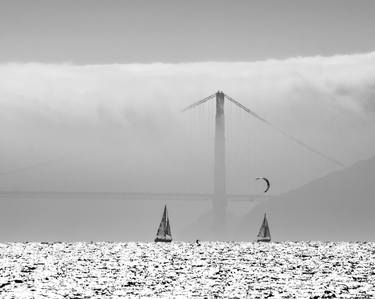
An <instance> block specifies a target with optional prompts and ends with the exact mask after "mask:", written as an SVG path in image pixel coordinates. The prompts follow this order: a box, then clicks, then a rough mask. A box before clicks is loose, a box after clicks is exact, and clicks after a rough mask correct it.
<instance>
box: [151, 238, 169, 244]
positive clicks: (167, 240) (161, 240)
mask: <svg viewBox="0 0 375 299" xmlns="http://www.w3.org/2000/svg"><path fill="white" fill-rule="evenodd" d="M155 242H162V243H170V242H172V239H160V238H156V239H155Z"/></svg>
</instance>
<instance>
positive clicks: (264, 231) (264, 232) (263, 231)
mask: <svg viewBox="0 0 375 299" xmlns="http://www.w3.org/2000/svg"><path fill="white" fill-rule="evenodd" d="M270 241H271V233H270V228H269V226H268V221H267V216H266V213H264V218H263V222H262V226H261V227H260V229H259V233H258V236H257V242H270Z"/></svg>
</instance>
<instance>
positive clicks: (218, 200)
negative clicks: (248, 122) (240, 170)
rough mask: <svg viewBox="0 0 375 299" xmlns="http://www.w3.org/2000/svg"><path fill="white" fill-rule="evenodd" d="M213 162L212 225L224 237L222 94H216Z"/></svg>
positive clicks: (217, 234) (224, 186)
mask: <svg viewBox="0 0 375 299" xmlns="http://www.w3.org/2000/svg"><path fill="white" fill-rule="evenodd" d="M214 155H215V158H214V159H215V160H214V198H213V201H212V204H213V212H214V213H213V218H214V219H213V225H214V231H215V234H216V237H218V238H219V237H220V236H223V235H225V227H226V223H225V222H226V208H227V202H226V166H225V161H226V160H225V114H224V93H223V92H222V91H218V92H217V93H216V118H215V153H214Z"/></svg>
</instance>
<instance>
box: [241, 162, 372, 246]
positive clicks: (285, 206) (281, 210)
mask: <svg viewBox="0 0 375 299" xmlns="http://www.w3.org/2000/svg"><path fill="white" fill-rule="evenodd" d="M285 172H286V174H285V175H288V174H287V170H285ZM264 212H267V216H268V218H269V223H270V228H271V234H272V237H273V239H274V240H280V241H283V240H347V241H349V240H353V241H356V240H367V241H371V240H372V241H374V240H375V158H372V159H369V160H366V161H360V162H358V163H356V164H354V165H352V166H351V167H348V168H345V169H343V170H340V171H337V172H334V173H331V174H329V175H327V176H325V177H323V178H320V179H317V180H314V181H312V182H311V183H309V184H306V185H304V186H302V187H300V188H298V189H296V190H294V191H291V192H288V193H286V194H283V195H281V196H280V197H279V198H276V199H274V200H272V201H268V202H266V203H263V204H260V205H258V206H257V207H255V208H254V209H253V210H252V211H251V212H249V213H248V214H247V215H246V216H245V218H244V219H243V221H242V223H241V225H240V226H239V229H241V230H242V229H246V230H247V231H248V233H249V232H250V233H251V234H253V235H254V236H255V235H256V234H257V230H258V229H259V226H260V223H261V220H262V217H263V214H264Z"/></svg>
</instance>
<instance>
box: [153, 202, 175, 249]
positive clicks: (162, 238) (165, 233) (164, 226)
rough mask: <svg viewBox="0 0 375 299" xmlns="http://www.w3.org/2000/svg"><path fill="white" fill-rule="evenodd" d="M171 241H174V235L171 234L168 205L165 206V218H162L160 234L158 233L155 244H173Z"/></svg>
mask: <svg viewBox="0 0 375 299" xmlns="http://www.w3.org/2000/svg"><path fill="white" fill-rule="evenodd" d="M171 241H172V233H171V227H170V225H169V218H168V211H167V205H165V206H164V213H163V217H162V218H161V222H160V225H159V229H158V232H157V233H156V238H155V242H171Z"/></svg>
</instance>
